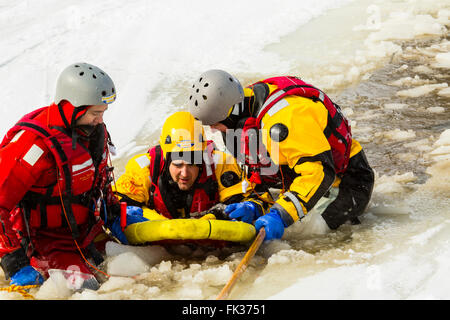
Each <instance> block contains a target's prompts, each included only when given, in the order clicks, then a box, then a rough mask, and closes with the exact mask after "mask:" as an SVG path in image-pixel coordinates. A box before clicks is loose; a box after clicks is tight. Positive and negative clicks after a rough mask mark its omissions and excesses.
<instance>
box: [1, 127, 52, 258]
mask: <svg viewBox="0 0 450 320" xmlns="http://www.w3.org/2000/svg"><path fill="white" fill-rule="evenodd" d="M17 135H20V136H19V137H18V138H14V139H13V140H12V141H11V142H10V143H9V144H8V145H6V146H5V147H3V148H2V149H0V256H3V255H4V254H6V253H9V252H12V251H14V250H16V249H17V248H19V246H20V239H18V237H17V235H16V232H15V230H14V228H13V221H12V214H11V211H12V210H13V209H14V208H15V207H16V206H17V205H18V204H19V202H20V201H21V200H22V198H23V197H24V195H25V194H26V193H27V191H28V190H29V189H30V188H31V186H33V185H35V184H36V183H37V181H38V180H39V179H40V177H41V176H42V175H43V173H44V172H47V171H48V170H51V168H54V167H55V162H54V160H53V156H52V155H51V153H50V151H49V150H48V149H47V147H46V146H45V144H44V142H43V141H42V140H41V138H39V137H37V136H36V135H34V134H33V133H31V132H26V131H23V132H22V131H21V132H19V133H18V134H17ZM17 135H16V136H17Z"/></svg>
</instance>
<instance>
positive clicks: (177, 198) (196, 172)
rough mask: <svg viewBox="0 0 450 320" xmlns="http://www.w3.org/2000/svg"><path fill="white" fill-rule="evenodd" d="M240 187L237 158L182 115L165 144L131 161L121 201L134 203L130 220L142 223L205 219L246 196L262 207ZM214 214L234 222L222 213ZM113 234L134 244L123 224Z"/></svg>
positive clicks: (171, 122) (173, 118)
mask: <svg viewBox="0 0 450 320" xmlns="http://www.w3.org/2000/svg"><path fill="white" fill-rule="evenodd" d="M227 158H228V159H227ZM230 160H231V161H230ZM240 183H241V180H240V167H239V166H238V165H237V163H236V162H235V159H234V158H233V157H230V156H229V155H228V156H227V155H226V154H225V153H223V152H220V151H218V150H217V149H216V148H215V147H214V143H213V142H212V141H207V140H206V138H205V133H204V129H203V126H202V123H201V122H200V121H198V120H195V119H194V117H193V116H192V115H191V114H190V113H189V112H186V111H180V112H175V113H173V114H172V115H170V116H169V117H168V118H167V119H166V121H165V122H164V125H163V127H162V131H161V135H160V139H159V145H157V146H154V147H152V148H150V149H149V150H148V152H147V153H144V154H138V155H136V156H134V157H133V158H131V159H130V160H129V161H128V163H127V165H126V167H125V173H124V174H123V175H121V176H120V178H119V179H118V180H117V183H116V185H115V187H116V194H117V196H118V197H119V198H120V201H124V202H126V203H127V204H128V210H127V213H128V215H127V221H128V220H130V221H137V222H140V221H146V220H160V219H161V218H165V219H177V218H202V217H203V216H204V215H205V213H207V212H208V209H211V208H212V207H213V206H215V205H216V204H218V203H221V202H227V203H231V202H234V201H241V200H242V199H243V198H244V197H245V199H249V201H250V202H252V203H255V205H258V206H259V205H261V206H262V205H263V203H262V201H259V200H257V199H252V195H251V193H250V192H249V193H246V192H244V193H243V192H242V186H241V184H240ZM209 213H214V214H215V215H216V218H218V219H227V218H228V217H227V216H226V215H224V214H223V210H220V209H217V210H212V211H211V212H209ZM203 218H207V217H206V216H205V217H203ZM231 218H233V217H231ZM112 231H113V233H114V235H115V236H116V237H117V238H118V239H120V241H121V242H122V243H128V241H127V239H126V237H125V234H124V233H123V232H122V231H121V230H120V228H119V226H118V225H117V224H116V225H115V226H113V227H112Z"/></svg>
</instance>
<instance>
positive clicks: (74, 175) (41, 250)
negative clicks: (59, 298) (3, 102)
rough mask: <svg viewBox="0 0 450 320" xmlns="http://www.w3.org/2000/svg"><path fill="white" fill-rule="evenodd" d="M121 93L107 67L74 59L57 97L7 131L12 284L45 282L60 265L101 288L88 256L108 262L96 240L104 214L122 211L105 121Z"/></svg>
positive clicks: (1, 204) (4, 149) (8, 272)
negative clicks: (112, 174)
mask: <svg viewBox="0 0 450 320" xmlns="http://www.w3.org/2000/svg"><path fill="white" fill-rule="evenodd" d="M115 98H116V91H115V86H114V83H113V81H112V80H111V78H110V77H109V76H108V75H107V74H106V73H105V72H104V71H102V70H101V69H99V68H98V67H96V66H93V65H90V64H87V63H77V64H73V65H70V66H68V67H67V68H66V69H64V71H63V72H62V73H61V74H60V76H59V78H58V81H57V85H56V97H55V100H54V103H52V104H51V105H50V106H47V107H43V108H40V109H37V110H35V111H33V112H31V113H29V114H27V115H25V116H24V117H23V118H22V119H21V120H19V122H17V123H16V125H15V126H14V127H13V128H11V129H10V130H9V131H8V133H7V134H6V136H5V137H4V139H3V141H2V143H1V145H0V168H1V170H0V223H1V228H0V257H1V266H2V268H3V271H4V273H5V276H6V278H7V279H8V278H10V279H11V284H15V285H19V286H25V285H36V284H41V283H42V282H43V280H44V277H47V276H48V273H49V270H50V271H51V270H52V269H56V270H69V271H70V270H72V271H78V272H80V273H82V274H84V275H90V276H89V277H87V278H86V280H88V281H86V282H85V283H83V284H81V287H88V288H91V289H96V287H98V282H97V280H96V279H95V277H94V275H93V272H94V271H93V268H95V267H94V266H93V265H92V264H91V263H89V262H88V261H87V260H86V259H87V258H92V259H93V261H94V262H95V264H99V263H101V262H102V259H103V258H102V255H101V254H100V253H99V251H97V248H96V246H95V245H94V239H95V238H96V237H97V236H98V235H100V234H103V228H102V227H103V224H104V220H109V221H111V222H113V219H114V218H115V216H118V210H119V204H118V202H117V199H116V198H115V196H114V194H113V193H112V189H111V186H110V182H111V181H112V177H111V171H112V168H111V167H109V166H108V159H109V150H110V147H111V145H112V144H111V141H110V137H109V133H108V131H107V130H106V126H105V124H104V123H103V114H104V112H105V111H106V110H107V108H108V104H110V103H112V102H114V100H115ZM114 209H115V210H114ZM116 219H117V217H116ZM103 235H104V234H103ZM97 239H98V238H97ZM99 249H101V248H99ZM43 276H44V277H43ZM91 280H92V281H91Z"/></svg>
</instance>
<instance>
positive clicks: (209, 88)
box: [188, 70, 244, 125]
mask: <svg viewBox="0 0 450 320" xmlns="http://www.w3.org/2000/svg"><path fill="white" fill-rule="evenodd" d="M243 100H244V90H243V89H242V85H241V84H240V82H239V80H237V79H236V78H235V77H233V76H232V75H231V74H229V73H227V72H225V71H222V70H208V71H206V72H204V73H202V74H201V75H200V77H199V78H198V80H197V81H195V83H194V84H193V85H192V87H191V89H190V94H189V101H188V110H189V112H190V113H192V115H193V116H194V117H195V118H197V119H198V120H201V121H202V122H203V124H205V125H212V124H215V123H217V122H219V121H222V120H225V119H226V118H227V116H228V113H229V112H230V109H231V108H233V106H234V105H235V104H237V103H240V102H242V101H243Z"/></svg>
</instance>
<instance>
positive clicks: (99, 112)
mask: <svg viewBox="0 0 450 320" xmlns="http://www.w3.org/2000/svg"><path fill="white" fill-rule="evenodd" d="M107 109H108V105H105V104H102V105H98V106H92V107H89V108H88V109H87V110H86V113H85V114H84V115H82V116H81V117H80V118H79V119H78V120H77V121H76V125H77V126H96V125H98V124H101V123H103V114H104V113H105V111H106V110H107Z"/></svg>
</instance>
